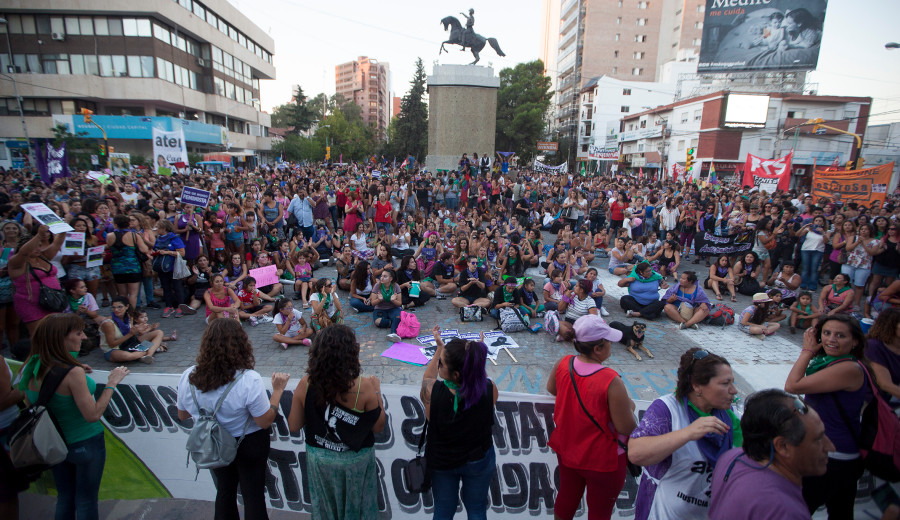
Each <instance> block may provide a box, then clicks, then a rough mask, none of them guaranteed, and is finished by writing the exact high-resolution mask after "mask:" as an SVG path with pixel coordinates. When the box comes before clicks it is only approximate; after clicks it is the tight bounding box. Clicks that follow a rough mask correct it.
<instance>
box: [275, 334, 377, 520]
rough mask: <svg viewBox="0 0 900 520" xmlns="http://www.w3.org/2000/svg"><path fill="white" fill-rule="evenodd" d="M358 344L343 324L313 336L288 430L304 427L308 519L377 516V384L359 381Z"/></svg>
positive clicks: (364, 379) (371, 379) (373, 379)
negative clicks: (309, 515)
mask: <svg viewBox="0 0 900 520" xmlns="http://www.w3.org/2000/svg"><path fill="white" fill-rule="evenodd" d="M361 372H362V368H361V366H360V362H359V343H358V342H357V341H356V335H355V334H354V333H353V330H352V329H350V327H347V326H346V325H332V326H331V327H327V328H325V329H322V330H321V331H319V332H318V334H316V337H315V340H314V341H313V344H312V347H311V348H310V350H309V365H308V367H307V369H306V375H305V376H303V379H301V380H300V382H299V383H298V384H297V388H296V390H294V398H293V400H292V402H291V414H290V416H289V417H288V426H289V428H290V430H291V431H292V432H295V431H298V430H300V429H301V428H303V431H304V434H305V435H304V437H305V438H306V456H307V458H306V471H307V476H308V478H309V490H310V495H311V498H312V516H313V518H323V519H330V520H338V519H348V520H351V519H352V520H356V519H360V520H369V519H371V520H374V519H375V518H377V516H378V479H377V470H376V465H375V450H374V448H373V447H374V446H375V434H376V433H381V431H382V430H384V425H385V422H386V421H387V416H386V415H385V412H384V408H383V407H382V397H381V382H380V381H379V380H378V378H377V377H375V376H369V377H363V376H362V375H360V374H361Z"/></svg>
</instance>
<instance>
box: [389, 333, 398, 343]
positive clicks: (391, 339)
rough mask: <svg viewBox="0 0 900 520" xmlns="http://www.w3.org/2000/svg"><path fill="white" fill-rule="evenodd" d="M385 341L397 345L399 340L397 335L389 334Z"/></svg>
mask: <svg viewBox="0 0 900 520" xmlns="http://www.w3.org/2000/svg"><path fill="white" fill-rule="evenodd" d="M387 339H388V340H390V341H393V342H394V343H399V342H400V339H401V338H400V336H398V335H397V334H394V333H391V334H388V335H387Z"/></svg>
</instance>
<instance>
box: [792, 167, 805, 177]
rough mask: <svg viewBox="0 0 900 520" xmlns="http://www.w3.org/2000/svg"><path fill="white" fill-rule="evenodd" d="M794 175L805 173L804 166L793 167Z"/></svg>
mask: <svg viewBox="0 0 900 520" xmlns="http://www.w3.org/2000/svg"><path fill="white" fill-rule="evenodd" d="M794 175H798V176H803V175H806V168H794Z"/></svg>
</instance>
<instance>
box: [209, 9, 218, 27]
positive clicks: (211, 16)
mask: <svg viewBox="0 0 900 520" xmlns="http://www.w3.org/2000/svg"><path fill="white" fill-rule="evenodd" d="M206 23H208V24H209V25H212V26H213V27H217V26H218V25H219V19H218V18H216V15H214V14H213V12H212V11H206Z"/></svg>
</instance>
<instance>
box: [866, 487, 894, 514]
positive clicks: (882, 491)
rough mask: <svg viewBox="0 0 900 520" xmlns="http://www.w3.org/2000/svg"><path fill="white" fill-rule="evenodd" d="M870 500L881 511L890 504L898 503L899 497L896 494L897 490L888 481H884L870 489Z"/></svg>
mask: <svg viewBox="0 0 900 520" xmlns="http://www.w3.org/2000/svg"><path fill="white" fill-rule="evenodd" d="M872 500H874V501H875V505H877V506H878V509H880V510H881V512H882V513H883V512H884V510H885V509H887V508H888V506H890V505H891V504H898V505H900V497H898V496H897V490H896V489H894V486H892V485H891V483H890V482H885V483H884V484H882V485H880V486H878V487H877V488H875V489H874V490H872Z"/></svg>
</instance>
